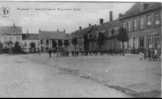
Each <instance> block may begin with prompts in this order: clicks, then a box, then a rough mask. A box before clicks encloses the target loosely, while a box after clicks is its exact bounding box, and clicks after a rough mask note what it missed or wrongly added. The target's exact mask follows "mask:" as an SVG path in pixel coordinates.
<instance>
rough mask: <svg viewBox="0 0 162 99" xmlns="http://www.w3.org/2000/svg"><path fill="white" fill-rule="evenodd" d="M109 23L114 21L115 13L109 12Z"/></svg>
mask: <svg viewBox="0 0 162 99" xmlns="http://www.w3.org/2000/svg"><path fill="white" fill-rule="evenodd" d="M109 21H113V12H112V11H110V12H109Z"/></svg>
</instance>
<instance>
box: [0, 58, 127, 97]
mask: <svg viewBox="0 0 162 99" xmlns="http://www.w3.org/2000/svg"><path fill="white" fill-rule="evenodd" d="M31 56H33V55H27V56H24V55H23V56H21V55H15V56H14V55H12V56H10V55H0V97H128V95H126V94H124V93H122V92H120V91H117V90H115V89H113V88H109V87H106V86H104V85H102V84H100V83H97V82H94V81H92V80H88V79H83V78H80V77H78V76H73V75H71V74H68V73H66V71H64V70H59V69H58V68H56V67H55V66H50V65H48V64H46V62H47V61H40V59H43V60H49V59H47V57H44V56H38V55H34V56H33V57H31ZM24 57H27V58H30V59H32V58H33V59H32V61H35V60H34V59H38V60H39V61H40V62H38V61H37V62H32V61H31V60H27V59H25V58H24ZM49 61H50V60H49ZM51 61H52V60H51ZM60 61H61V60H60ZM42 62H44V64H43V63H42ZM51 64H52V63H51Z"/></svg>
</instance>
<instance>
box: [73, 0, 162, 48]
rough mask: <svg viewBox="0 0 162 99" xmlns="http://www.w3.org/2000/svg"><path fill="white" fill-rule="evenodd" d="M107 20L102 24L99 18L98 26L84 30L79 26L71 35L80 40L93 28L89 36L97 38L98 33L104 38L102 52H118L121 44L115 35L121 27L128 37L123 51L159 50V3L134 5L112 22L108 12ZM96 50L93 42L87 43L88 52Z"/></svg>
mask: <svg viewBox="0 0 162 99" xmlns="http://www.w3.org/2000/svg"><path fill="white" fill-rule="evenodd" d="M109 18H110V19H109V22H104V20H103V19H102V18H101V19H100V20H99V23H100V24H99V25H91V24H89V26H88V27H87V28H84V29H82V27H81V26H80V27H79V29H78V30H77V31H75V32H73V33H72V34H73V35H75V37H78V39H82V38H84V35H85V34H86V33H87V34H88V31H89V30H90V29H92V27H94V29H93V31H91V33H89V34H90V35H93V36H97V35H98V33H103V34H104V36H105V37H106V39H105V41H104V43H103V45H102V50H118V49H121V42H119V41H118V40H117V35H118V33H119V28H120V27H123V28H125V29H126V30H127V32H128V37H129V40H128V41H127V42H125V49H128V50H131V49H148V48H157V49H160V48H161V34H162V32H161V29H162V25H161V20H162V19H161V18H162V4H161V3H135V4H134V5H133V6H132V7H131V8H130V9H129V10H128V11H126V12H125V13H124V14H119V17H118V18H117V19H115V20H113V12H112V11H110V13H109ZM82 41H83V40H81V42H82ZM82 45H83V44H82ZM97 48H98V47H97V42H96V41H95V40H94V41H90V42H89V50H95V49H96V50H97Z"/></svg>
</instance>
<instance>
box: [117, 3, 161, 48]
mask: <svg viewBox="0 0 162 99" xmlns="http://www.w3.org/2000/svg"><path fill="white" fill-rule="evenodd" d="M161 10H162V5H161V3H136V4H135V5H134V6H132V8H130V9H129V10H128V11H127V12H126V13H124V14H123V15H120V18H119V20H120V22H121V24H122V26H123V27H124V28H126V29H127V31H128V35H129V41H128V42H127V44H126V48H128V49H140V48H141V49H148V48H158V49H160V48H161V43H160V41H161V36H160V35H161V34H162V33H161V17H162V15H161Z"/></svg>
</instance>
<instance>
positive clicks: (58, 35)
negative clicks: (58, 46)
mask: <svg viewBox="0 0 162 99" xmlns="http://www.w3.org/2000/svg"><path fill="white" fill-rule="evenodd" d="M39 38H40V39H70V36H69V35H68V34H66V33H65V32H62V31H42V30H40V31H39Z"/></svg>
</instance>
